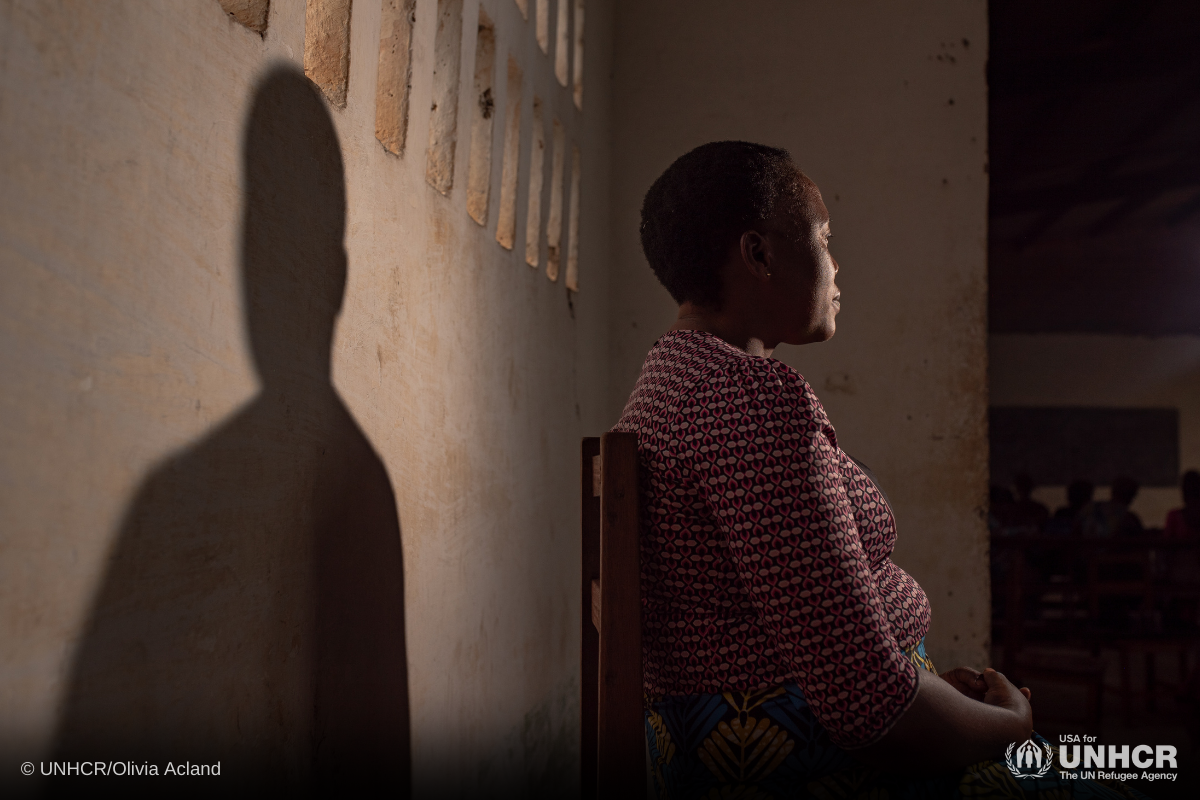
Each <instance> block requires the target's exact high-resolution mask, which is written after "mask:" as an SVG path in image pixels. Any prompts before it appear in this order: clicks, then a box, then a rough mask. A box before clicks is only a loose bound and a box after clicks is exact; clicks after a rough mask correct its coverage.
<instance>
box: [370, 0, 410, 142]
mask: <svg viewBox="0 0 1200 800" xmlns="http://www.w3.org/2000/svg"><path fill="white" fill-rule="evenodd" d="M415 23H416V0H383V14H382V16H381V18H380V20H379V75H378V78H377V79H376V83H375V138H376V139H378V140H379V142H380V143H381V144H382V145H383V147H384V149H385V150H387V151H388V152H389V153H393V154H395V155H398V156H399V155H403V154H404V143H405V140H406V139H407V137H408V98H409V94H410V92H411V91H412V31H413V25H414V24H415Z"/></svg>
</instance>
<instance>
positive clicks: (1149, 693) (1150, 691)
mask: <svg viewBox="0 0 1200 800" xmlns="http://www.w3.org/2000/svg"><path fill="white" fill-rule="evenodd" d="M1156 688H1157V687H1156V685H1155V680H1154V651H1153V650H1147V651H1146V710H1147V711H1149V712H1150V713H1152V714H1153V713H1154V711H1155V700H1154V696H1155V690H1156Z"/></svg>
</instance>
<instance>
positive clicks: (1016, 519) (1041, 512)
mask: <svg viewBox="0 0 1200 800" xmlns="http://www.w3.org/2000/svg"><path fill="white" fill-rule="evenodd" d="M1013 488H1014V489H1016V490H1017V501H1016V504H1015V505H1014V506H1013V520H1012V524H1013V526H1014V527H1017V528H1020V529H1021V531H1020V532H1021V533H1037V532H1038V531H1040V530H1041V529H1042V526H1043V525H1045V524H1046V520H1048V519H1050V509H1048V508H1046V507H1045V506H1044V505H1042V504H1041V503H1039V502H1038V501H1037V500H1034V499H1033V478H1031V477H1030V475H1029V473H1028V472H1018V473H1017V475H1016V477H1014V478H1013Z"/></svg>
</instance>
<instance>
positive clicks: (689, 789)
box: [646, 640, 1144, 800]
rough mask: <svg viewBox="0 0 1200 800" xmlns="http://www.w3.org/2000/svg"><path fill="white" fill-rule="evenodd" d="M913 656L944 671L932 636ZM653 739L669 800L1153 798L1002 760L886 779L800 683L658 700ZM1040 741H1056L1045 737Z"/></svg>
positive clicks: (655, 764)
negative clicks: (1028, 773) (1028, 772)
mask: <svg viewBox="0 0 1200 800" xmlns="http://www.w3.org/2000/svg"><path fill="white" fill-rule="evenodd" d="M905 653H906V655H908V657H909V660H910V661H912V663H913V664H914V665H916V666H918V667H921V668H924V669H927V670H929V671H930V672H934V673H936V670H935V669H934V667H933V662H932V660H931V659H930V658H929V656H927V655H926V654H925V642H924V640H922V641H921V642H920V643H918V644H917V646H916V647H913V648H911V649H909V650H906V651H905ZM646 737H647V740H648V742H649V745H650V766H651V770H652V773H653V777H654V783H655V788H656V789H657V791H658V795H659V797H660V798H662V799H663V800H693V798H703V799H704V800H718V798H720V800H725V798H746V800H750V798H755V799H757V798H764V799H765V798H785V797H786V798H819V800H840V799H841V798H870V800H908V799H909V798H912V800H917V799H918V798H919V799H920V800H926V798H980V799H981V800H991V799H992V798H1005V799H1006V800H1007V799H1013V800H1052V799H1053V800H1065V799H1066V798H1096V799H1097V800H1118V798H1144V795H1142V794H1140V793H1139V792H1137V791H1134V790H1132V789H1130V788H1127V787H1126V786H1125V785H1124V784H1122V783H1120V782H1116V781H1114V782H1112V783H1101V782H1097V781H1090V780H1070V779H1065V778H1062V777H1060V776H1059V773H1058V772H1057V771H1056V770H1054V769H1050V770H1049V771H1048V774H1047V775H1046V776H1045V777H1042V778H1036V779H1035V778H1020V779H1018V778H1015V777H1013V775H1012V773H1011V772H1010V770H1009V768H1008V766H1007V765H1006V764H1005V763H1003V762H997V761H983V762H980V763H979V764H975V765H973V766H971V767H968V768H967V769H966V770H965V771H963V772H961V773H954V774H949V775H941V776H937V777H931V778H912V777H909V776H899V775H891V774H887V773H882V772H880V771H879V770H876V769H873V768H871V767H866V766H863V765H862V764H861V763H859V762H858V761H855V760H854V759H853V758H852V757H851V756H850V754H849V753H847V752H846V751H845V750H842V749H841V748H840V747H838V746H837V745H835V744H834V743H833V742H832V741H831V740H830V738H829V734H828V732H826V730H825V728H824V726H822V725H821V723H820V722H818V721H817V718H816V716H815V715H814V714H813V713H812V711H810V710H809V707H808V703H806V702H805V700H804V695H803V694H802V693H801V692H800V688H799V687H798V686H796V685H795V684H794V683H787V684H784V685H783V686H777V687H775V688H773V689H763V690H760V691H756V692H745V693H743V692H724V693H722V694H692V695H679V696H666V697H661V698H648V702H647V711H646ZM1035 741H1038V742H1039V743H1040V744H1043V745H1045V744H1046V742H1045V740H1044V739H1041V737H1036V738H1035Z"/></svg>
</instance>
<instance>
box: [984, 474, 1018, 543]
mask: <svg viewBox="0 0 1200 800" xmlns="http://www.w3.org/2000/svg"><path fill="white" fill-rule="evenodd" d="M1016 510H1017V503H1016V500H1014V499H1013V493H1012V492H1010V491H1009V490H1008V489H1005V488H1004V487H1003V486H996V485H994V484H993V485H992V487H991V488H990V489H988V530H989V531H991V532H992V533H1007V532H1008V529H1009V528H1010V527H1011V526H1012V524H1013V518H1014V517H1015V515H1016Z"/></svg>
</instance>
